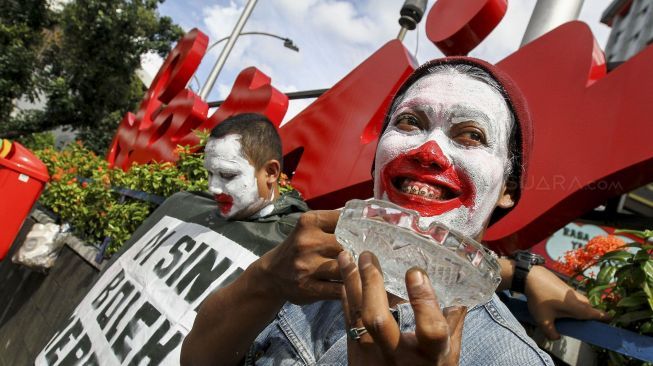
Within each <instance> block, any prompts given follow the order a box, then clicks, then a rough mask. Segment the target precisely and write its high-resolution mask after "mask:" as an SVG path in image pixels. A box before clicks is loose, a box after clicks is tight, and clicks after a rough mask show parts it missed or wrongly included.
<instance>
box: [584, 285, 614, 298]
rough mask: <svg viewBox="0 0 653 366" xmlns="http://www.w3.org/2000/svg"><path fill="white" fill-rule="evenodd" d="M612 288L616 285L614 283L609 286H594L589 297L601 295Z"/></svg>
mask: <svg viewBox="0 0 653 366" xmlns="http://www.w3.org/2000/svg"><path fill="white" fill-rule="evenodd" d="M612 286H614V284H612V283H609V284H606V285H600V286H594V287H592V288H591V289H590V290H589V291H588V292H587V296H591V295H594V294H601V293H603V291H604V290H605V289H608V288H610V287H612Z"/></svg>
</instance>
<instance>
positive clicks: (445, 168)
mask: <svg viewBox="0 0 653 366" xmlns="http://www.w3.org/2000/svg"><path fill="white" fill-rule="evenodd" d="M511 129H512V126H511V119H510V118H509V110H508V106H507V104H506V102H505V101H504V100H503V97H502V96H501V94H500V93H499V92H498V91H496V90H495V89H494V88H492V87H491V86H489V85H487V84H486V83H484V82H482V81H479V80H475V79H472V78H471V77H468V76H465V75H462V74H459V73H458V72H453V71H444V72H439V73H436V74H430V75H428V76H425V77H423V78H421V79H420V80H418V81H417V82H416V83H415V84H413V85H412V86H411V87H410V88H409V89H408V90H407V92H406V94H405V95H404V97H403V99H402V100H401V101H400V102H399V104H398V105H397V107H396V108H395V110H394V111H393V112H392V115H391V116H390V123H389V126H388V128H387V129H386V130H385V132H384V133H383V135H382V136H381V138H380V140H379V145H378V147H377V150H376V163H375V166H374V196H375V197H376V198H381V199H387V200H390V201H392V202H394V203H397V204H399V205H401V206H403V207H407V208H410V209H414V210H416V211H418V212H420V214H421V215H422V217H426V218H424V219H422V220H423V222H422V224H425V225H428V224H429V223H430V222H433V221H439V222H441V223H443V224H445V225H447V226H448V227H450V228H452V229H455V230H458V231H460V232H462V233H463V234H465V235H467V236H470V237H473V238H476V237H478V236H479V234H480V233H481V232H482V230H483V229H484V227H485V223H486V222H487V220H488V219H489V217H490V215H491V214H492V211H493V210H494V209H495V207H496V206H497V202H498V200H499V197H500V196H501V194H502V193H503V189H504V184H505V180H506V172H507V169H508V167H509V164H510V162H509V160H508V139H509V135H510V131H511Z"/></svg>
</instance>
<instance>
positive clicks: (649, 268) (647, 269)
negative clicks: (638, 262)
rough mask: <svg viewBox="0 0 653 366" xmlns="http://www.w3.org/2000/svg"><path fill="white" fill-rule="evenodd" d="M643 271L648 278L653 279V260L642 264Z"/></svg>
mask: <svg viewBox="0 0 653 366" xmlns="http://www.w3.org/2000/svg"><path fill="white" fill-rule="evenodd" d="M642 270H643V271H644V273H646V277H647V278H650V279H653V260H652V259H649V260H647V261H646V262H644V263H643V264H642Z"/></svg>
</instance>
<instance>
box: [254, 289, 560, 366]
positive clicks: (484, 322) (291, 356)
mask: <svg viewBox="0 0 653 366" xmlns="http://www.w3.org/2000/svg"><path fill="white" fill-rule="evenodd" d="M397 310H398V312H397V314H395V315H396V317H397V319H398V323H399V327H400V329H401V331H402V332H409V331H414V330H415V317H414V315H413V311H412V308H411V306H410V304H408V303H404V304H400V305H399V306H398V307H397ZM245 364H246V365H283V366H286V365H346V364H347V339H346V336H345V321H344V315H343V312H342V307H341V305H340V302H339V301H320V302H317V303H314V304H310V305H305V306H298V305H293V304H290V303H286V304H285V305H284V307H283V308H282V309H281V311H279V313H278V314H277V317H276V318H275V320H274V321H273V322H272V323H270V324H269V325H268V326H267V327H266V328H265V329H264V330H263V332H261V334H259V335H258V337H257V338H256V340H255V341H254V343H253V345H252V347H251V348H250V350H249V352H248V354H247V356H246V359H245ZM460 365H484V366H485V365H510V366H512V365H519V366H527V365H553V361H552V360H551V358H550V357H549V355H547V354H546V353H545V352H543V351H542V350H540V349H539V348H538V347H537V345H536V344H535V342H533V340H532V339H531V338H530V337H528V335H526V332H525V330H524V328H523V327H522V326H521V325H520V324H519V323H518V322H517V320H516V319H515V317H514V316H513V315H512V314H511V313H510V311H509V310H508V309H507V308H506V306H505V305H504V304H503V303H502V302H501V301H500V300H499V299H498V297H497V296H496V295H494V296H493V298H492V300H490V301H489V302H488V303H486V304H484V305H480V306H476V307H474V308H472V309H471V310H469V311H468V313H467V316H466V317H465V324H464V327H463V340H462V348H461V353H460Z"/></svg>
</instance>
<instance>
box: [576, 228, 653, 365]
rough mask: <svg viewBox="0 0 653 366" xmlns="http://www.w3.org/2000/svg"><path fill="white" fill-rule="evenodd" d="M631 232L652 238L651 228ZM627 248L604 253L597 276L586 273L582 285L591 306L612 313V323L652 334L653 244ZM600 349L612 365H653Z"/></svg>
mask: <svg viewBox="0 0 653 366" xmlns="http://www.w3.org/2000/svg"><path fill="white" fill-rule="evenodd" d="M616 233H618V231H617V232H615V234H616ZM629 233H630V234H635V235H638V236H640V237H642V238H643V239H649V238H651V237H653V232H652V231H649V230H646V231H638V232H632V231H629ZM627 247H629V248H631V249H630V250H618V251H613V252H609V253H606V254H605V255H603V256H602V257H601V258H600V259H599V260H598V262H597V263H596V265H598V266H599V267H600V270H599V273H598V274H597V276H596V278H595V279H594V278H591V277H587V276H584V275H583V278H582V281H581V284H583V285H585V288H586V289H587V296H588V298H589V301H590V303H591V304H592V306H594V307H596V308H598V309H601V310H603V311H606V312H607V313H608V314H610V315H611V316H612V321H611V324H612V325H615V326H618V327H622V328H625V329H629V330H632V331H634V332H638V333H640V334H646V335H650V336H653V256H652V253H653V245H640V244H637V243H632V244H629V245H628V246H627ZM600 352H602V353H606V352H607V353H608V355H607V356H608V357H604V359H605V360H606V361H605V362H608V360H609V362H608V363H607V364H609V365H650V364H649V363H642V361H638V360H634V359H631V358H629V357H625V356H623V355H620V354H616V353H613V352H611V351H605V350H601V351H600Z"/></svg>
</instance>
